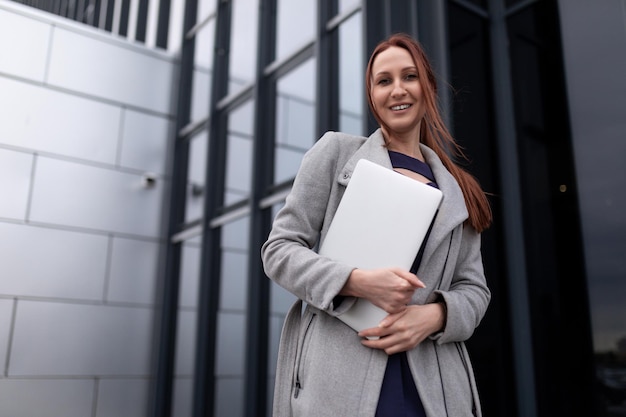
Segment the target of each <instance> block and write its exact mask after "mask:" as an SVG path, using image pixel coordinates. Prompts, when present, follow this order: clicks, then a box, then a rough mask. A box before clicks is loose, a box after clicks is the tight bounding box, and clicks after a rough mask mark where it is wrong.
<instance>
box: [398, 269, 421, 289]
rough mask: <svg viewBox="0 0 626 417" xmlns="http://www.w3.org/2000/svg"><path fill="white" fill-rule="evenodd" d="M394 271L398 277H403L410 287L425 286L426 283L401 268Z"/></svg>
mask: <svg viewBox="0 0 626 417" xmlns="http://www.w3.org/2000/svg"><path fill="white" fill-rule="evenodd" d="M394 272H395V273H396V275H398V276H399V277H401V278H403V279H405V280H406V281H407V282H408V283H409V284H410V285H411V287H412V288H426V284H424V283H423V282H422V280H420V279H419V278H418V277H417V275H415V274H413V273H411V272H408V271H405V270H403V269H397V270H395V271H394Z"/></svg>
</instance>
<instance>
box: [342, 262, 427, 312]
mask: <svg viewBox="0 0 626 417" xmlns="http://www.w3.org/2000/svg"><path fill="white" fill-rule="evenodd" d="M425 287H426V286H425V285H424V283H423V282H422V281H420V280H419V278H418V277H417V276H416V275H415V274H412V273H410V272H408V271H405V270H403V269H400V268H386V269H372V270H366V269H355V270H353V271H352V273H351V274H350V277H349V278H348V281H347V282H346V284H345V286H344V287H343V289H342V291H341V292H340V294H341V295H350V296H355V297H360V298H365V299H367V300H369V301H371V302H372V303H373V304H375V305H377V306H378V307H380V308H382V309H383V310H385V311H386V312H387V313H399V312H401V311H403V310H405V309H406V306H407V304H408V303H409V302H410V301H411V298H412V297H413V293H414V292H415V290H416V289H418V288H425Z"/></svg>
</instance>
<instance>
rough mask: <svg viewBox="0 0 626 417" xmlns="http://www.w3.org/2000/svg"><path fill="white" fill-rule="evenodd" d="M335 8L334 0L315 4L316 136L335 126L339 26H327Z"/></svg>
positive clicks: (336, 8) (336, 128)
mask: <svg viewBox="0 0 626 417" xmlns="http://www.w3.org/2000/svg"><path fill="white" fill-rule="evenodd" d="M338 9H339V8H338V5H337V0H327V1H319V2H318V6H317V33H316V37H317V39H316V43H315V44H316V51H315V55H316V58H317V62H316V66H317V68H316V77H317V83H316V88H317V101H316V103H315V109H316V133H317V137H321V136H322V134H323V133H324V132H326V131H327V130H339V29H338V27H335V28H332V29H331V30H328V29H327V24H328V22H329V21H330V20H331V19H332V18H333V17H335V16H336V15H337V11H338Z"/></svg>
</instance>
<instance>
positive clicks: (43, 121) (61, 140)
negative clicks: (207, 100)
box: [0, 52, 163, 164]
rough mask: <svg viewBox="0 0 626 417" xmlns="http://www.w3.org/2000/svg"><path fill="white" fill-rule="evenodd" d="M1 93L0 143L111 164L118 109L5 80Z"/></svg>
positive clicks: (2, 80)
mask: <svg viewBox="0 0 626 417" xmlns="http://www.w3.org/2000/svg"><path fill="white" fill-rule="evenodd" d="M0 54H1V52H0ZM0 91H1V92H2V97H3V98H0V114H2V123H0V142H1V143H4V144H7V145H13V146H19V147H21V148H28V149H32V150H34V151H43V152H50V153H54V154H58V155H63V156H69V157H74V158H81V159H87V160H90V161H96V162H103V163H109V164H114V163H115V156H116V150H117V146H118V142H119V131H120V121H121V110H120V108H119V107H117V106H112V105H110V104H106V103H102V102H98V101H94V100H89V99H87V98H85V97H81V96H76V95H74V94H67V93H63V92H59V91H55V90H50V89H47V88H42V87H41V86H37V85H33V84H29V83H25V82H21V81H15V80H12V79H8V78H0ZM161 159H163V157H161Z"/></svg>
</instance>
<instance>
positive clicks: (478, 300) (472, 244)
mask: <svg viewBox="0 0 626 417" xmlns="http://www.w3.org/2000/svg"><path fill="white" fill-rule="evenodd" d="M460 230H461V233H462V237H461V241H460V247H459V256H458V258H457V261H456V264H455V266H454V272H453V276H452V280H451V283H450V287H449V288H448V290H446V291H443V290H439V291H437V293H438V296H439V297H440V298H443V300H444V301H445V303H446V310H447V318H446V327H445V329H444V330H443V332H440V333H437V334H436V335H433V336H432V338H434V339H436V340H437V342H438V343H439V344H442V343H447V342H459V341H465V340H467V339H469V338H470V337H471V336H472V334H473V333H474V330H475V329H476V327H478V325H479V324H480V321H481V320H482V318H483V317H484V315H485V313H486V311H487V307H488V306H489V302H490V300H491V292H490V290H489V288H488V287H487V282H486V279H485V273H484V268H483V262H482V254H481V250H480V246H481V235H480V234H479V233H478V232H477V231H476V230H475V229H474V228H473V227H471V226H469V225H464V226H462V227H461V228H460Z"/></svg>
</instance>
